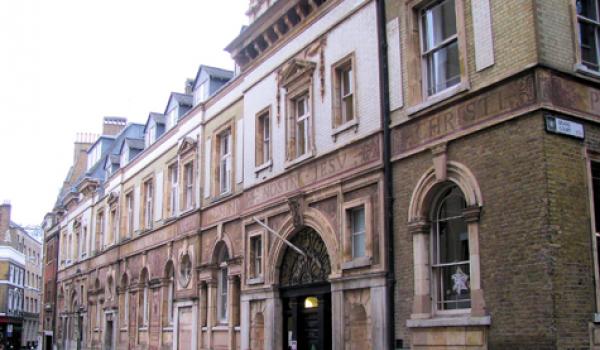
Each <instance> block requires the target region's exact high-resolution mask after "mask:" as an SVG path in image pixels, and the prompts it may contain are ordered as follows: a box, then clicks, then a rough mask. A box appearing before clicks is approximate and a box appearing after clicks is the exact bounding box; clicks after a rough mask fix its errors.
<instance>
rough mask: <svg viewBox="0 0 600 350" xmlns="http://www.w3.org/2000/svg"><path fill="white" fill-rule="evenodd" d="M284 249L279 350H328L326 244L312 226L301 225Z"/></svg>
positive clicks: (280, 282)
mask: <svg viewBox="0 0 600 350" xmlns="http://www.w3.org/2000/svg"><path fill="white" fill-rule="evenodd" d="M290 242H291V243H292V244H293V245H295V246H296V247H298V248H299V249H300V250H302V251H303V252H304V254H300V253H299V252H297V251H296V250H294V249H292V248H291V247H287V248H286V249H285V250H284V254H283V257H282V260H281V265H280V267H279V285H280V296H281V303H282V313H283V339H282V340H283V344H282V349H290V348H292V349H298V350H304V349H306V350H313V349H314V350H329V349H331V338H332V334H331V286H330V284H329V275H330V274H331V262H330V258H329V253H328V251H327V246H326V245H325V242H324V241H323V239H321V236H320V235H319V234H318V233H317V231H315V230H314V229H313V228H311V227H303V228H302V229H300V230H298V231H297V232H296V233H295V234H294V235H293V236H292V238H291V239H290Z"/></svg>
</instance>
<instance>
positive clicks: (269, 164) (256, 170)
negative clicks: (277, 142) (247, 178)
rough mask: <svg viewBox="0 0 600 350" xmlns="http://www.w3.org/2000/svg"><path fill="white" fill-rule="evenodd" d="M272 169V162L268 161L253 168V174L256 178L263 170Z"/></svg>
mask: <svg viewBox="0 0 600 350" xmlns="http://www.w3.org/2000/svg"><path fill="white" fill-rule="evenodd" d="M272 167H273V160H272V159H269V160H268V161H266V162H264V163H262V164H261V165H258V166H256V167H254V173H255V174H256V177H258V174H259V173H260V172H261V171H263V170H265V169H269V170H271V168H272Z"/></svg>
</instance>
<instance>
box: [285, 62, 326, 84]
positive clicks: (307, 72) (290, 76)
mask: <svg viewBox="0 0 600 350" xmlns="http://www.w3.org/2000/svg"><path fill="white" fill-rule="evenodd" d="M316 67H317V64H316V63H315V62H311V61H306V60H301V59H297V58H294V59H292V60H291V61H289V62H288V63H286V64H285V66H283V68H282V69H281V70H280V71H279V82H280V83H281V85H283V86H284V87H285V86H288V85H291V84H293V83H295V82H296V81H298V80H299V79H301V78H305V77H306V78H310V77H312V74H313V72H314V71H315V68H316Z"/></svg>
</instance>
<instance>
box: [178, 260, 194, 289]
mask: <svg viewBox="0 0 600 350" xmlns="http://www.w3.org/2000/svg"><path fill="white" fill-rule="evenodd" d="M191 280H192V260H191V259H190V255H189V254H187V253H185V254H184V255H183V256H182V257H181V259H180V261H179V284H180V285H181V286H182V287H184V288H186V287H187V286H188V284H190V281H191Z"/></svg>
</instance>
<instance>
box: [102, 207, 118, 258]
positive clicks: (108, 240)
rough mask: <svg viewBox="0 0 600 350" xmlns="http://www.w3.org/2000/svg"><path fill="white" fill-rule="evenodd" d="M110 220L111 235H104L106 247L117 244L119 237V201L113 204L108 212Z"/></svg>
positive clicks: (109, 229)
mask: <svg viewBox="0 0 600 350" xmlns="http://www.w3.org/2000/svg"><path fill="white" fill-rule="evenodd" d="M108 216H109V218H108V220H109V227H108V231H109V235H104V240H105V242H104V247H110V246H112V245H114V244H116V243H117V236H118V235H119V204H118V201H115V202H114V203H112V204H111V205H110V207H109V210H108ZM115 231H116V232H115Z"/></svg>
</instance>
